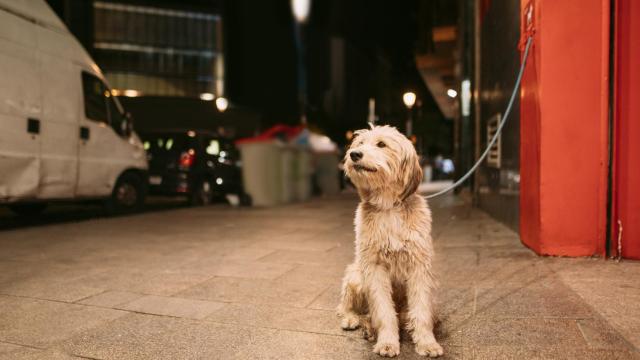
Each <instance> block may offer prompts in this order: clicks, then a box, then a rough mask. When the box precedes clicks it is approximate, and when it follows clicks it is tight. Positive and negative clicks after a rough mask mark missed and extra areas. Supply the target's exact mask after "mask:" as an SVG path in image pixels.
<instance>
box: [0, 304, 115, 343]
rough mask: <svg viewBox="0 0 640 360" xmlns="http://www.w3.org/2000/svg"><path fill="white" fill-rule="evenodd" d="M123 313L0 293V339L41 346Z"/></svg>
mask: <svg viewBox="0 0 640 360" xmlns="http://www.w3.org/2000/svg"><path fill="white" fill-rule="evenodd" d="M124 314H125V312H123V311H119V310H112V309H103V308H97V307H90V306H84V305H75V304H66V303H60V302H53V301H44V300H33V299H25V298H18V297H9V296H0V341H4V342H10V343H16V344H22V345H28V346H32V347H38V348H45V347H47V346H48V345H51V344H53V343H55V342H57V341H60V340H62V339H65V338H67V337H69V336H71V335H72V334H73V333H75V332H78V331H82V330H83V329H88V328H91V327H93V326H97V325H99V324H101V323H104V322H108V321H110V320H113V319H116V318H118V317H120V316H122V315H124Z"/></svg>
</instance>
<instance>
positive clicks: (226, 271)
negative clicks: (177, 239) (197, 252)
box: [181, 255, 294, 279]
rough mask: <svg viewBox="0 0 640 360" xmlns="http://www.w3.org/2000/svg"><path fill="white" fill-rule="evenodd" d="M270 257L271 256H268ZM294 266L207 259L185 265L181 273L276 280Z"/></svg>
mask: <svg viewBox="0 0 640 360" xmlns="http://www.w3.org/2000/svg"><path fill="white" fill-rule="evenodd" d="M267 256H269V255H267ZM293 268H294V265H291V264H279V263H272V262H264V261H261V262H257V261H236V260H225V259H223V258H218V259H206V260H202V261H197V262H195V263H192V264H188V265H185V266H184V267H183V268H182V269H181V271H185V272H196V273H204V274H206V275H209V276H229V277H240V278H247V279H275V278H277V277H279V276H281V275H282V274H284V273H286V272H288V271H289V270H291V269H293Z"/></svg>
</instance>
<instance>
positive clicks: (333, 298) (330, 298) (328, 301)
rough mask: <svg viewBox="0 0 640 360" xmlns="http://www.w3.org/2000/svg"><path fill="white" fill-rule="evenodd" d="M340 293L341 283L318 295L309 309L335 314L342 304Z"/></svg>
mask: <svg viewBox="0 0 640 360" xmlns="http://www.w3.org/2000/svg"><path fill="white" fill-rule="evenodd" d="M340 291H341V289H340V285H339V283H334V284H333V285H330V286H329V287H328V288H327V289H326V290H325V291H323V292H322V293H321V294H320V295H318V297H316V298H315V299H314V300H313V302H311V304H309V305H308V306H307V308H309V309H317V310H327V311H334V312H335V311H336V308H337V307H338V304H339V303H340Z"/></svg>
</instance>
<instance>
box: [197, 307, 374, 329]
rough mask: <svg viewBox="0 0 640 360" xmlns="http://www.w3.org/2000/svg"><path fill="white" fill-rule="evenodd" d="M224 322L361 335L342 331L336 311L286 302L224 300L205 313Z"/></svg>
mask: <svg viewBox="0 0 640 360" xmlns="http://www.w3.org/2000/svg"><path fill="white" fill-rule="evenodd" d="M207 320H211V321H215V322H221V323H225V324H236V325H249V326H251V325H253V326H258V327H266V328H277V329H283V330H296V331H306V332H313V333H323V334H330V335H340V336H356V337H361V336H362V334H361V333H360V332H359V331H357V332H355V331H344V330H342V329H341V328H340V319H339V318H338V316H337V314H336V312H335V311H327V310H313V309H300V308H292V307H288V306H273V305H253V304H226V305H225V306H224V307H223V308H221V309H219V310H217V311H215V312H214V313H213V314H211V315H210V316H208V317H207Z"/></svg>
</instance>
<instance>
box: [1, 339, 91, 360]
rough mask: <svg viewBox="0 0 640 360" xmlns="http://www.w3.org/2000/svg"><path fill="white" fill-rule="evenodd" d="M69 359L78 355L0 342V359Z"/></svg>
mask: <svg viewBox="0 0 640 360" xmlns="http://www.w3.org/2000/svg"><path fill="white" fill-rule="evenodd" d="M40 359H47V360H69V359H80V358H79V357H76V356H72V355H69V354H65V353H64V352H60V351H58V350H42V349H35V348H30V347H26V346H20V345H14V344H7V343H2V342H0V360H40Z"/></svg>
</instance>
